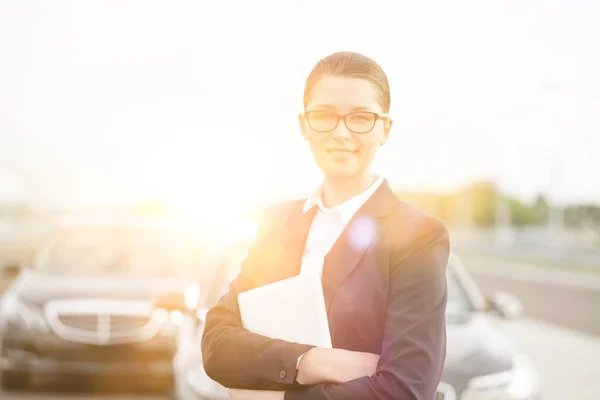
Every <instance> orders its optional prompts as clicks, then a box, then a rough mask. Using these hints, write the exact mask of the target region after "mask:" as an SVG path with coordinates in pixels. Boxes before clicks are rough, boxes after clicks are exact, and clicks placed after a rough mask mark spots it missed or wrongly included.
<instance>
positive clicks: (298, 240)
mask: <svg viewBox="0 0 600 400" xmlns="http://www.w3.org/2000/svg"><path fill="white" fill-rule="evenodd" d="M315 215H316V207H313V208H312V209H311V210H310V211H308V212H306V213H304V212H303V211H302V204H300V206H298V207H294V209H293V210H292V212H291V213H290V216H289V218H288V220H287V222H285V224H284V228H283V229H282V231H281V232H282V233H283V237H282V238H281V239H282V245H281V256H280V257H279V260H280V261H279V263H280V266H279V268H277V271H278V272H277V277H276V280H281V279H286V278H291V277H292V276H295V275H298V274H299V273H300V267H301V266H302V255H303V253H304V247H305V245H306V239H307V237H308V232H309V230H310V226H311V224H312V220H313V219H314V217H315Z"/></svg>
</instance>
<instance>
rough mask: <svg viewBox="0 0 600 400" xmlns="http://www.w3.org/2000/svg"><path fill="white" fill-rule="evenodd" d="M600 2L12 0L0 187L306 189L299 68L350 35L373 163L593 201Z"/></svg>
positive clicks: (303, 70)
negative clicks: (376, 129)
mask: <svg viewBox="0 0 600 400" xmlns="http://www.w3.org/2000/svg"><path fill="white" fill-rule="evenodd" d="M251 4H252V5H251ZM599 17H600V3H598V2H595V1H592V0H588V1H584V0H580V1H578V0H565V1H547V0H543V1H542V0H532V1H527V2H524V1H522V0H506V1H495V2H489V1H481V0H457V1H453V2H448V1H443V0H440V1H418V2H417V1H413V2H401V1H397V0H389V1H383V0H370V1H369V2H367V1H362V2H356V1H354V2H351V1H348V0H344V1H341V0H339V1H326V2H325V1H323V2H322V1H319V0H294V1H291V0H286V1H281V0H279V1H277V0H273V1H267V0H257V1H252V2H249V1H244V0H237V1H234V0H220V1H197V0H186V1H177V2H173V1H149V0H139V1H124V0H113V1H106V0H103V1H56V0H54V1H33V0H32V1H28V2H23V1H20V0H12V1H10V0H9V1H3V2H2V3H1V4H0V54H2V59H3V62H2V63H0V171H4V172H0V188H2V190H0V200H1V199H3V198H12V197H15V196H19V195H20V194H22V193H24V189H23V183H22V182H21V181H20V180H19V179H15V176H20V175H19V174H20V173H21V172H22V171H25V172H24V173H25V174H26V175H27V176H34V177H36V178H35V179H37V180H38V181H40V182H42V183H43V185H42V186H44V189H39V193H43V196H42V198H44V201H45V202H46V201H48V202H50V201H74V202H85V203H89V204H102V203H114V202H127V201H134V200H136V199H140V198H147V199H151V198H163V199H167V200H172V201H175V202H178V203H179V204H181V205H185V206H187V207H189V208H198V206H199V205H202V206H207V205H208V206H211V205H215V206H217V204H216V203H217V202H221V201H223V199H227V198H229V199H230V201H231V206H232V207H234V206H235V204H237V203H239V199H235V198H233V197H232V196H231V194H232V193H234V194H235V193H239V196H240V198H242V199H243V200H245V201H260V200H263V199H272V198H277V197H279V198H285V197H295V196H303V195H306V194H308V192H310V191H312V190H313V189H314V187H315V186H316V185H318V183H319V181H320V174H319V171H318V170H317V168H316V166H315V164H314V162H313V160H312V158H311V155H310V153H309V149H308V146H307V144H306V142H304V141H303V140H302V139H301V136H300V132H299V129H298V126H297V121H296V113H297V112H298V111H299V110H300V106H301V95H302V86H303V83H304V79H305V77H306V75H307V74H308V72H309V71H310V68H311V67H312V66H313V64H314V63H315V62H316V61H317V60H318V59H319V58H321V57H323V56H325V55H327V54H329V53H331V52H334V51H337V50H356V51H360V52H363V53H365V54H367V55H369V56H371V57H373V58H374V59H375V60H377V61H378V62H380V64H382V66H383V67H384V69H385V70H386V72H387V73H388V76H389V78H390V81H391V85H392V92H393V93H392V103H393V105H392V114H393V115H394V117H395V125H394V129H393V132H392V135H393V136H392V138H391V140H390V141H389V142H388V143H387V144H386V146H385V147H384V148H383V149H382V151H381V152H380V154H379V156H378V159H377V160H376V163H375V166H374V169H375V171H376V172H378V173H380V174H383V175H384V176H386V177H387V178H388V179H389V180H390V182H391V183H392V185H394V186H396V187H403V188H405V189H433V190H446V189H452V188H454V187H456V186H457V185H460V184H463V183H465V182H467V181H469V180H471V179H475V178H485V177H490V178H494V179H497V180H498V181H499V182H500V183H501V184H502V185H503V187H504V188H505V189H506V190H508V191H509V192H511V193H513V194H516V195H519V196H521V197H524V198H528V197H532V196H534V195H535V194H536V193H538V192H539V191H541V190H547V188H548V187H552V188H553V190H552V195H553V196H554V197H555V198H556V199H558V200H565V201H567V200H568V201H594V202H600V183H599V180H598V178H597V177H596V175H597V171H600V157H594V156H595V155H597V154H598V149H599V148H600V139H598V137H599V136H600V113H598V109H600V74H598V71H600V25H599V24H598V23H597V21H598V18H599ZM548 89H552V90H548ZM553 149H555V150H556V151H555V152H554V153H553V152H552V151H553ZM553 159H555V160H557V162H556V163H555V165H558V166H559V168H554V170H555V171H559V172H558V173H557V172H554V173H551V171H552V168H551V165H552V160H553ZM560 166H562V168H560ZM15 171H16V172H15ZM551 182H553V183H552V185H550V183H551ZM219 194H223V195H225V196H223V195H219ZM219 208H221V209H223V208H224V207H223V205H222V204H219Z"/></svg>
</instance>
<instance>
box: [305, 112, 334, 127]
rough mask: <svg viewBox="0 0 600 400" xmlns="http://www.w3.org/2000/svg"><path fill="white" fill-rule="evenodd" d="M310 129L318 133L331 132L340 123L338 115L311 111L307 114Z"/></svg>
mask: <svg viewBox="0 0 600 400" xmlns="http://www.w3.org/2000/svg"><path fill="white" fill-rule="evenodd" d="M307 118H308V123H309V124H310V127H311V128H312V129H313V130H315V131H317V132H329V131H332V130H334V129H335V127H336V126H337V123H338V118H337V115H335V114H334V113H332V112H329V111H311V112H309V113H308V114H307Z"/></svg>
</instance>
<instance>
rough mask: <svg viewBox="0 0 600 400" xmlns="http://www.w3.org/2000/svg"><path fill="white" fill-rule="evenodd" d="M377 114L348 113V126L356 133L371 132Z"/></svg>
mask: <svg viewBox="0 0 600 400" xmlns="http://www.w3.org/2000/svg"><path fill="white" fill-rule="evenodd" d="M375 119H376V115H375V114H373V113H369V112H356V113H352V114H348V116H347V117H346V126H347V127H348V129H349V130H351V131H353V132H356V133H367V132H370V131H371V130H372V129H373V127H374V126H375Z"/></svg>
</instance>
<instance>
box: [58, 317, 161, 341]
mask: <svg viewBox="0 0 600 400" xmlns="http://www.w3.org/2000/svg"><path fill="white" fill-rule="evenodd" d="M49 322H50V325H51V326H52V329H53V330H54V332H55V333H56V334H57V335H58V336H60V337H62V338H63V339H66V340H70V341H73V342H78V343H88V344H103V345H109V344H118V343H133V342H139V341H144V340H147V339H150V338H151V337H153V336H154V335H156V333H157V332H158V329H159V328H160V326H159V325H158V324H156V323H154V322H153V321H152V318H151V317H150V316H147V315H121V314H96V315H95V314H58V315H56V316H55V317H54V318H53V319H51V320H50V321H49Z"/></svg>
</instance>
